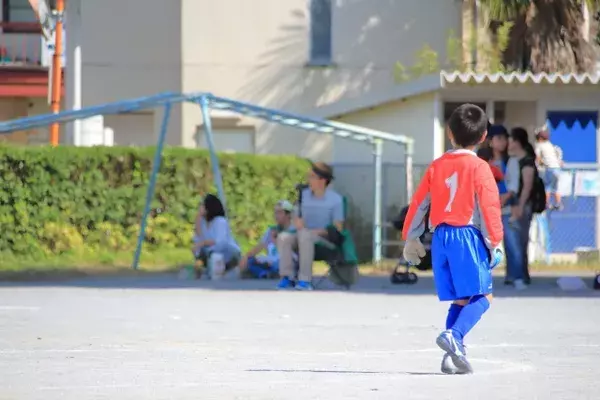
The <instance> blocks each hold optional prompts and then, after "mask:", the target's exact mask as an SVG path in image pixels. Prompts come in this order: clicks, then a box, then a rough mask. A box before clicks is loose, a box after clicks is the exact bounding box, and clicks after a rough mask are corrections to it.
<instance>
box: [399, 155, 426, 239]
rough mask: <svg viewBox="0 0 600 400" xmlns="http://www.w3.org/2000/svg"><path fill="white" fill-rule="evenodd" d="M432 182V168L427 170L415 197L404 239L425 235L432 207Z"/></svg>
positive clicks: (403, 231) (404, 231)
mask: <svg viewBox="0 0 600 400" xmlns="http://www.w3.org/2000/svg"><path fill="white" fill-rule="evenodd" d="M430 182H431V166H429V167H428V168H427V170H426V171H425V174H424V175H423V179H422V180H421V183H420V184H419V187H418V188H417V191H416V192H415V194H414V195H413V198H412V201H411V202H410V206H409V207H408V212H407V213H406V218H405V219H404V228H403V229H402V239H403V240H411V239H418V238H420V237H421V235H423V233H425V226H426V221H425V216H426V215H427V212H428V211H429V207H430V206H431V194H430V192H429V188H430Z"/></svg>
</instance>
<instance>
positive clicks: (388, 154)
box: [333, 93, 434, 164]
mask: <svg viewBox="0 0 600 400" xmlns="http://www.w3.org/2000/svg"><path fill="white" fill-rule="evenodd" d="M433 118H434V94H431V93H430V94H425V95H422V96H417V97H413V98H410V99H406V100H399V101H395V102H392V103H388V104H385V105H383V106H379V107H376V108H373V109H370V110H364V111H359V112H356V113H352V114H348V115H345V116H343V117H342V118H339V121H341V122H345V123H349V124H354V125H360V126H365V127H367V128H372V129H377V130H380V131H384V132H389V133H394V134H401V135H406V136H409V137H412V138H414V139H415V149H414V163H415V164H428V163H430V162H431V161H432V160H433V158H434V148H433V147H434V145H433V143H434V141H433V135H434V124H433ZM383 153H384V154H383V161H384V162H386V163H403V162H404V146H401V145H396V144H393V143H385V144H384V151H383ZM333 154H334V156H333V162H335V163H336V164H343V163H361V164H371V163H373V146H372V145H371V144H368V143H360V142H356V141H352V140H347V139H342V138H335V141H334V151H333Z"/></svg>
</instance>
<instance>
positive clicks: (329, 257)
mask: <svg viewBox="0 0 600 400" xmlns="http://www.w3.org/2000/svg"><path fill="white" fill-rule="evenodd" d="M347 211H348V201H347V199H346V197H344V219H346V217H347V214H348V212H347ZM340 233H341V234H342V238H343V240H342V243H341V245H340V246H336V245H334V244H333V243H330V242H327V241H322V242H318V243H317V244H315V261H324V262H325V263H327V265H328V267H329V269H328V271H327V275H325V276H323V277H321V278H320V279H319V280H318V281H317V282H316V283H314V284H313V285H314V287H315V288H317V287H319V286H320V285H321V284H322V283H323V282H324V281H325V280H326V279H329V280H330V281H331V282H333V283H334V284H335V285H337V286H342V287H344V288H346V289H350V287H351V286H352V285H354V284H355V283H356V281H357V280H358V275H359V274H358V257H357V256H356V246H355V244H354V240H353V239H352V235H351V234H350V231H349V230H348V229H344V230H343V231H342V232H340Z"/></svg>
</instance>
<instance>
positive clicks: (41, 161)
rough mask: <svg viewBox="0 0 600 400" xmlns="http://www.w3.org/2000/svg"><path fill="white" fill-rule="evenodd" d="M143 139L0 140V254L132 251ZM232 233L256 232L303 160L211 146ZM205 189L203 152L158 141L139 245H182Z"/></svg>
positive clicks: (147, 156) (144, 181) (142, 179)
mask: <svg viewBox="0 0 600 400" xmlns="http://www.w3.org/2000/svg"><path fill="white" fill-rule="evenodd" d="M153 155H154V149H153V148H130V147H126V148H125V147H112V148H105V147H95V148H75V147H59V148H50V147H11V146H0V179H1V182H2V188H1V190H0V229H1V233H0V256H2V255H7V256H8V255H10V256H19V257H20V256H27V257H29V258H49V257H50V258H51V257H53V256H56V255H60V254H63V253H67V252H73V251H75V252H77V251H81V250H82V249H85V250H86V251H89V250H92V251H96V252H103V251H129V250H131V251H133V250H134V247H135V242H136V239H137V232H138V229H139V223H140V219H141V213H142V209H143V204H144V200H145V197H146V189H147V186H148V182H149V175H150V170H151V165H152V160H153ZM220 166H221V174H222V177H223V184H224V188H225V192H226V196H227V208H228V212H229V214H230V217H231V220H232V227H233V229H234V234H235V235H236V236H237V237H238V238H240V240H241V241H242V242H247V241H253V240H256V239H257V238H258V237H259V235H260V234H261V233H262V230H263V229H264V228H265V227H266V226H268V225H269V224H270V223H271V221H272V218H273V211H272V206H273V204H274V203H275V202H276V201H277V200H279V199H281V198H292V197H293V196H294V186H295V185H296V184H297V183H298V182H300V181H301V180H303V178H304V175H305V173H306V169H307V163H306V162H305V161H303V160H301V159H299V158H296V157H287V156H283V157H282V156H253V155H239V154H238V155H227V154H222V155H220ZM208 192H215V189H214V185H213V176H212V171H211V168H210V159H209V155H208V152H206V151H203V150H189V149H180V148H171V149H166V150H165V152H164V157H163V161H162V164H161V170H160V174H159V177H158V180H157V187H156V195H155V197H154V201H153V203H152V209H153V213H152V217H151V218H150V219H149V221H148V231H147V239H146V244H145V249H149V250H161V249H174V248H183V247H185V248H189V246H190V241H191V235H192V229H193V221H194V217H195V214H196V211H197V206H198V202H199V200H200V198H201V196H202V195H203V194H206V193H208Z"/></svg>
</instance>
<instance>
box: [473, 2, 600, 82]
mask: <svg viewBox="0 0 600 400" xmlns="http://www.w3.org/2000/svg"><path fill="white" fill-rule="evenodd" d="M480 3H481V5H482V6H484V7H486V9H487V10H488V11H489V17H490V19H491V21H493V22H492V24H490V26H491V27H492V28H493V25H494V23H496V24H498V23H501V22H505V21H512V22H513V23H514V25H513V27H512V29H511V32H510V41H509V45H508V48H507V49H506V51H505V53H504V63H505V64H506V66H507V67H509V68H511V69H515V70H529V71H532V72H534V73H540V72H546V73H553V72H559V73H584V72H593V71H595V70H596V68H597V67H596V63H597V62H598V60H599V57H598V55H599V53H598V52H597V51H598V44H597V42H596V34H593V35H589V32H584V29H582V27H584V26H586V24H585V17H584V6H586V5H587V9H588V10H590V12H589V15H590V18H589V19H590V20H591V21H590V22H592V23H593V24H594V25H596V23H595V22H596V21H594V16H595V15H596V14H595V12H596V11H598V10H600V0H480ZM584 3H585V4H584ZM595 29H596V32H597V27H595Z"/></svg>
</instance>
